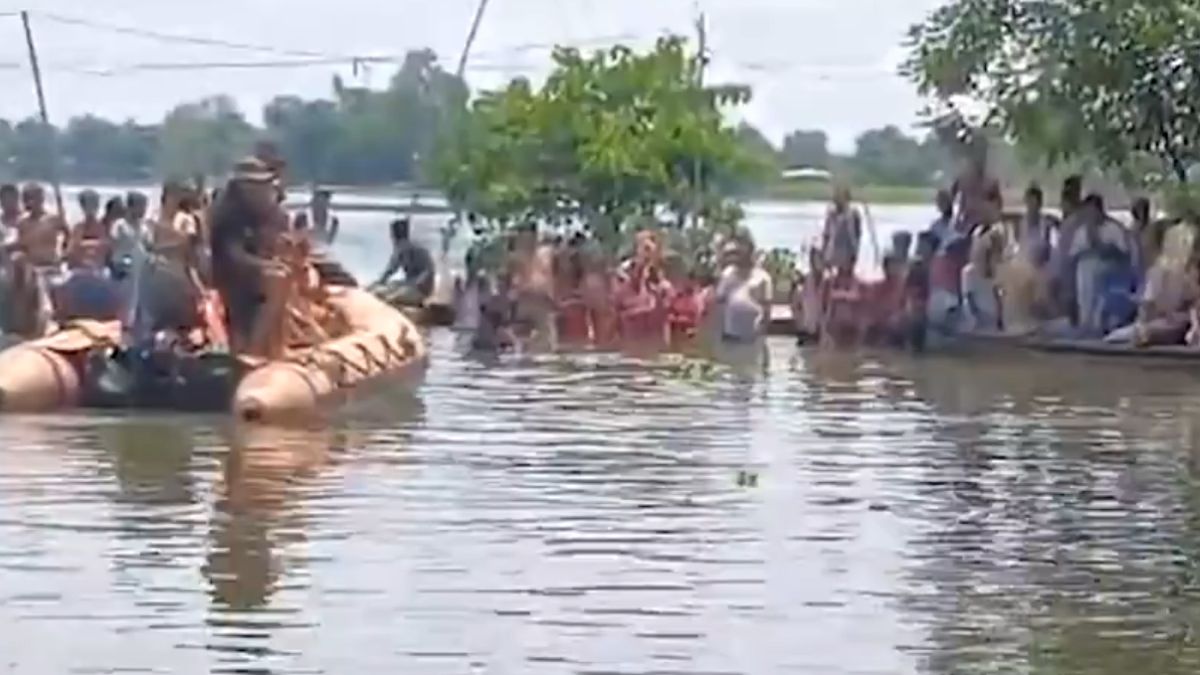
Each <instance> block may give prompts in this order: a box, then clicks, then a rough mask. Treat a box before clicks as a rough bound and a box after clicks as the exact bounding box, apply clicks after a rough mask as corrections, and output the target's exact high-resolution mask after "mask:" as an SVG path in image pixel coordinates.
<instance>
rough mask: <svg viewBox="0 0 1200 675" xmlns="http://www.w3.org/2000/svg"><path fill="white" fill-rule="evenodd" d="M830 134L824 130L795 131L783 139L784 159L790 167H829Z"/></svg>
mask: <svg viewBox="0 0 1200 675" xmlns="http://www.w3.org/2000/svg"><path fill="white" fill-rule="evenodd" d="M829 159H830V156H829V136H828V135H826V134H825V132H824V131H804V130H799V131H793V132H792V133H790V134H788V135H787V137H785V138H784V139H783V161H784V162H786V163H787V166H788V167H789V168H812V169H828V168H829Z"/></svg>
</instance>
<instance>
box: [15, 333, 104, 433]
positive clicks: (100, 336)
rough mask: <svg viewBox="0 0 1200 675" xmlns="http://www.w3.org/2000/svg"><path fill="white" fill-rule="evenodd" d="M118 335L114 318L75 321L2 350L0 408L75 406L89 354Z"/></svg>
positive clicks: (44, 409) (25, 409) (29, 410)
mask: <svg viewBox="0 0 1200 675" xmlns="http://www.w3.org/2000/svg"><path fill="white" fill-rule="evenodd" d="M120 339H121V325H120V323H118V322H115V321H110V322H99V321H77V322H74V323H72V324H70V325H68V326H66V327H64V328H62V329H61V330H59V331H57V332H55V333H52V334H51V335H49V336H47V337H43V338H38V339H36V340H32V341H30V342H25V343H22V344H19V345H16V346H15V347H10V348H9V349H6V350H4V351H3V352H0V411H3V412H21V413H37V412H51V411H54V410H60V409H62V408H69V407H72V406H75V405H77V404H78V403H79V396H80V383H81V381H82V379H83V375H82V373H83V368H84V362H85V360H86V359H87V356H88V354H90V353H92V351H94V350H96V349H105V348H111V347H113V346H116V345H117V344H118V343H119V341H120Z"/></svg>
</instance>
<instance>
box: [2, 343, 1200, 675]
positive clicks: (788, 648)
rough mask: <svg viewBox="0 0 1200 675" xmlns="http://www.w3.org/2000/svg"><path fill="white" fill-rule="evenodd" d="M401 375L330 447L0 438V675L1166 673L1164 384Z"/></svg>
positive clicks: (212, 432)
mask: <svg viewBox="0 0 1200 675" xmlns="http://www.w3.org/2000/svg"><path fill="white" fill-rule="evenodd" d="M432 363H433V365H432V367H431V370H430V372H429V373H428V375H427V378H426V382H425V383H424V385H423V386H422V387H421V389H420V390H418V391H417V392H416V394H413V393H411V392H402V391H401V392H390V393H388V394H386V395H384V396H381V397H378V398H375V399H373V400H371V401H370V402H366V403H364V404H362V405H359V406H356V407H354V408H353V410H352V412H351V413H349V414H348V415H347V416H346V417H345V419H344V420H343V421H342V423H341V424H340V425H339V426H337V427H336V428H332V429H314V430H289V431H281V430H269V429H257V428H230V427H228V426H227V421H226V420H225V419H223V418H199V417H165V416H164V417H153V416H152V417H137V418H134V417H107V416H92V415H82V414H81V415H69V416H62V417H43V418H26V417H16V418H5V419H3V420H0V625H2V626H3V627H4V630H2V631H0V671H3V670H4V669H5V668H7V669H8V670H9V671H11V672H21V673H24V672H37V673H41V672H53V673H60V672H81V673H95V672H263V673H265V672H273V673H288V674H291V673H314V672H322V673H346V672H356V673H381V674H382V673H396V672H411V673H448V674H461V673H472V672H481V673H483V672H489V673H490V672H495V673H564V672H576V673H601V672H603V673H633V672H678V673H713V672H729V673H752V674H757V673H774V672H810V673H904V672H925V673H975V672H979V673H983V672H988V673H992V672H1037V673H1054V674H1055V675H1057V674H1060V673H1080V674H1081V675H1102V674H1108V673H1112V674H1114V675H1116V674H1118V673H1128V672H1154V673H1194V672H1197V670H1198V669H1200V649H1198V648H1197V644H1196V640H1197V637H1196V630H1195V628H1196V626H1197V621H1198V620H1200V614H1198V613H1197V608H1198V607H1200V604H1198V603H1197V599H1198V597H1200V573H1198V572H1197V569H1198V568H1197V561H1198V560H1200V543H1198V542H1200V537H1198V536H1197V533H1198V531H1200V530H1198V527H1200V509H1198V508H1197V506H1198V505H1200V501H1198V497H1200V493H1198V492H1197V490H1196V484H1197V474H1198V472H1197V467H1198V466H1200V460H1198V459H1197V456H1196V452H1195V451H1194V448H1197V447H1200V445H1198V444H1200V425H1198V424H1197V423H1196V421H1195V420H1196V419H1200V396H1197V384H1198V381H1197V377H1196V375H1195V374H1193V373H1191V372H1188V371H1186V370H1181V369H1179V368H1175V369H1169V370H1161V369H1159V370H1152V369H1145V368H1141V367H1127V366H1120V365H1112V364H1106V363H1102V362H1097V361H1095V360H1074V359H1061V358H1059V359H1051V358H1046V357H1031V356H1024V355H1020V354H1008V355H1004V354H994V355H988V356H983V357H975V358H972V359H970V360H967V359H963V358H949V357H927V358H922V359H911V358H905V357H902V356H899V355H895V354H886V355H877V354H865V355H858V356H855V355H847V354H822V353H818V352H812V351H809V352H800V351H798V350H797V349H796V348H795V347H794V346H792V345H791V344H790V343H789V342H787V341H778V342H772V343H771V344H770V345H769V355H768V357H767V358H765V359H764V358H762V354H755V355H752V358H749V359H748V360H747V361H745V362H743V361H739V360H738V359H728V360H725V361H724V362H723V364H721V365H712V364H710V363H706V362H701V361H696V360H691V359H684V358H682V357H664V358H661V359H634V358H632V357H620V356H617V355H604V354H585V355H544V356H504V357H501V358H500V359H498V360H495V361H493V362H484V361H481V360H478V359H472V358H467V357H464V356H462V355H461V354H460V353H459V352H458V351H457V350H456V346H455V344H454V339H453V337H452V336H450V335H447V334H437V335H435V336H434V355H433V362H432ZM747 363H748V364H749V367H746V364H747ZM764 369H765V374H764V372H763V371H764ZM749 476H752V477H754V478H755V479H756V480H749V479H748V478H747V477H749ZM66 640H69V641H70V642H69V643H67V642H66ZM60 644H61V645H63V647H58V645H60ZM68 644H69V648H67V646H66V645H68Z"/></svg>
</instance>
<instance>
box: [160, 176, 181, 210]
mask: <svg viewBox="0 0 1200 675" xmlns="http://www.w3.org/2000/svg"><path fill="white" fill-rule="evenodd" d="M187 192H188V190H187V186H185V185H184V184H183V183H181V182H179V181H176V180H168V181H167V182H165V183H163V186H162V195H161V197H160V201H159V205H160V206H161V208H162V210H163V212H164V213H167V212H175V211H178V210H180V209H182V208H183V201H184V199H185V198H186V197H187Z"/></svg>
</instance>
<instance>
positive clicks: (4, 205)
mask: <svg viewBox="0 0 1200 675" xmlns="http://www.w3.org/2000/svg"><path fill="white" fill-rule="evenodd" d="M20 211H21V191H20V190H18V189H17V186H16V185H14V184H12V183H5V184H4V185H0V213H9V214H11V213H20Z"/></svg>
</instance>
